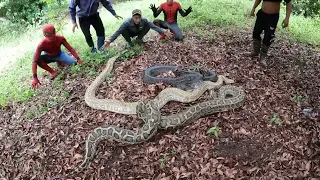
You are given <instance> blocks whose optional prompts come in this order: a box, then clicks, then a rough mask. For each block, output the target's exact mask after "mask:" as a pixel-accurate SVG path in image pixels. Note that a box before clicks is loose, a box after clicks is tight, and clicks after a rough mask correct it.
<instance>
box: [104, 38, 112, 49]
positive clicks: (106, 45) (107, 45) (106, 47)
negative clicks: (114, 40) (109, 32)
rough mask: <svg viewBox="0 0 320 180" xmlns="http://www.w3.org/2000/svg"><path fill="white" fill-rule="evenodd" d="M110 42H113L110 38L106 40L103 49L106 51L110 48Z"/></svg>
mask: <svg viewBox="0 0 320 180" xmlns="http://www.w3.org/2000/svg"><path fill="white" fill-rule="evenodd" d="M110 44H111V41H110V40H106V41H104V45H103V50H105V51H106V50H107V49H108V47H109V46H110Z"/></svg>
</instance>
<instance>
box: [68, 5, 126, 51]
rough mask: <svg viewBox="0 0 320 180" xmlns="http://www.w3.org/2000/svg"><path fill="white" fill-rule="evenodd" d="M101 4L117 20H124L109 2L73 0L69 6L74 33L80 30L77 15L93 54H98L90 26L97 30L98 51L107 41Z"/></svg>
mask: <svg viewBox="0 0 320 180" xmlns="http://www.w3.org/2000/svg"><path fill="white" fill-rule="evenodd" d="M100 2H101V4H102V5H103V6H104V7H105V8H106V9H107V10H108V11H109V12H110V13H111V14H112V15H113V16H114V17H116V18H117V19H119V18H122V17H121V16H118V15H117V14H116V12H115V10H114V9H113V8H112V5H111V3H110V1H109V0H71V1H70V4H69V13H70V16H71V21H72V23H73V27H72V31H73V32H74V30H75V28H78V25H77V22H76V15H77V16H78V17H79V23H80V28H81V30H82V32H83V34H84V36H85V38H86V41H87V44H88V45H89V47H91V52H93V53H94V52H96V48H95V47H94V44H93V40H92V37H91V33H90V25H92V26H93V27H94V29H95V30H96V34H97V37H98V40H97V47H98V50H101V47H102V46H103V43H104V40H105V32H104V31H105V30H104V27H103V23H102V21H101V18H100V16H99V12H98V8H99V3H100Z"/></svg>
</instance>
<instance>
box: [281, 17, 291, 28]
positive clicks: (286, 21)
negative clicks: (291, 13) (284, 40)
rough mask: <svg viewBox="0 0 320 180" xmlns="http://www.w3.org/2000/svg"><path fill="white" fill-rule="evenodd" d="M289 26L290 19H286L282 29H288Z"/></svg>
mask: <svg viewBox="0 0 320 180" xmlns="http://www.w3.org/2000/svg"><path fill="white" fill-rule="evenodd" d="M288 25H289V19H287V18H285V19H284V20H283V21H282V27H283V28H286V27H288Z"/></svg>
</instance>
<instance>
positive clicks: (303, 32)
mask: <svg viewBox="0 0 320 180" xmlns="http://www.w3.org/2000/svg"><path fill="white" fill-rule="evenodd" d="M161 2H164V0H156V1H152V3H155V4H156V6H158V5H160V3H161ZM179 2H180V3H181V4H182V6H183V8H185V9H186V8H188V7H189V6H190V5H192V7H193V12H192V13H191V14H190V15H189V16H188V17H185V18H183V17H181V16H180V15H179V17H178V20H179V25H180V26H181V28H182V29H183V30H184V31H186V30H190V29H192V30H195V31H196V32H198V33H199V34H201V28H202V27H211V28H215V27H222V28H238V29H247V30H248V31H252V28H253V25H254V21H255V17H248V16H247V14H248V12H249V11H250V10H251V7H252V5H253V2H254V1H252V0H215V1H212V0H180V1H179ZM150 3H151V2H150V1H149V0H142V1H128V2H122V3H118V4H116V5H114V9H115V10H116V12H117V14H119V15H120V16H122V17H123V18H128V17H131V10H133V9H135V8H139V9H141V10H142V12H143V16H144V17H146V18H148V19H149V20H150V21H152V20H153V19H154V18H153V17H152V11H151V10H150V9H149V5H150ZM67 7H68V6H67V4H65V5H64V8H65V12H67V10H68V8H67ZM62 8H63V7H62ZM259 8H260V6H259V7H257V9H256V12H257V11H258V10H259ZM101 10H102V11H101V12H100V16H101V18H102V21H103V23H104V26H105V32H106V37H107V38H108V37H110V36H111V34H112V33H113V32H114V31H116V30H117V29H118V27H119V26H120V24H121V23H122V21H123V20H117V19H116V18H114V17H113V16H112V15H111V14H110V13H109V12H108V11H107V10H106V9H105V8H102V9H101ZM284 16H285V6H283V7H282V11H281V15H280V19H279V23H278V29H277V32H276V33H278V34H281V35H286V36H289V37H291V38H292V39H293V40H297V41H300V42H303V43H308V44H313V45H319V42H320V28H319V27H320V20H319V18H318V19H306V18H303V17H300V16H294V15H291V18H290V24H289V27H288V28H286V29H282V28H281V22H282V20H283V18H284ZM157 18H158V19H163V14H161V15H159V16H158V17H157ZM49 23H53V24H55V25H56V26H59V27H61V29H60V28H59V30H58V33H59V34H62V35H64V36H65V37H66V38H67V40H68V41H69V43H70V44H71V45H72V46H73V47H74V48H75V49H76V50H77V52H78V53H79V55H80V57H81V58H82V59H83V60H84V61H85V64H84V66H81V67H72V68H71V73H75V74H78V73H86V74H87V75H89V76H90V77H93V76H96V75H97V72H96V69H97V67H98V66H100V65H102V64H104V63H105V62H106V58H103V56H101V55H99V54H96V55H92V54H90V52H89V51H90V49H89V47H88V46H87V44H86V42H85V39H84V36H83V34H82V32H81V30H80V29H77V30H76V32H75V33H73V32H72V31H71V28H72V24H71V22H70V19H69V16H67V19H66V20H65V21H63V23H61V25H58V24H57V22H56V21H50V22H49ZM7 27H9V25H7V26H3V27H0V30H2V29H5V28H7ZM23 30H28V32H27V33H25V34H22V35H20V34H21V33H20V32H19V33H15V32H16V31H9V30H8V29H6V34H5V36H1V39H2V41H1V42H0V46H1V44H2V42H18V41H17V40H15V37H22V36H30V35H31V34H32V36H31V37H32V38H34V37H42V33H41V29H40V27H35V28H29V29H28V28H27V27H26V28H24V29H23ZM17 32H18V31H17ZM91 33H92V36H93V39H94V42H95V44H96V34H95V31H94V29H93V28H92V27H91ZM19 35H20V36H19ZM3 37H5V38H3ZM209 38H215V35H214V34H212V35H210V37H209ZM118 41H123V38H122V37H121V36H120V37H118V39H117V40H116V42H118ZM29 48H30V51H29V52H28V53H26V54H25V56H24V57H23V58H21V59H19V61H18V62H17V63H16V64H15V65H14V67H13V68H11V69H10V70H9V71H4V72H2V73H1V74H0V84H1V87H0V105H1V106H5V105H6V104H7V103H8V102H11V101H19V102H23V101H25V100H28V99H30V98H31V97H32V96H33V95H35V93H39V92H41V88H40V89H39V90H38V91H35V92H34V91H32V90H31V81H32V74H31V62H32V56H33V52H34V49H35V48H36V45H32V46H31V45H30V47H29ZM63 50H65V49H64V48H63ZM141 50H142V48H141V47H136V49H134V50H132V51H124V52H122V57H123V58H129V57H130V56H132V55H136V54H137V53H139V52H140V51H141ZM112 53H113V54H114V53H115V51H112ZM112 53H111V55H112ZM38 72H40V73H39V79H40V81H41V80H42V79H43V77H42V74H43V72H44V71H43V70H42V69H40V68H38Z"/></svg>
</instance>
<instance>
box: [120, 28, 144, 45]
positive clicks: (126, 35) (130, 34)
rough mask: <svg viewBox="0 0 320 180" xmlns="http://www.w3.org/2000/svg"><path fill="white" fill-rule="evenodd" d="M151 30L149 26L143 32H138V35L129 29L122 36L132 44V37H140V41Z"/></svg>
mask: <svg viewBox="0 0 320 180" xmlns="http://www.w3.org/2000/svg"><path fill="white" fill-rule="evenodd" d="M149 30H150V27H149V26H144V27H143V29H142V30H141V31H138V32H137V33H134V32H132V31H129V30H128V29H125V30H124V31H123V32H122V33H121V35H122V36H123V38H124V39H125V40H126V41H127V42H129V43H131V37H135V36H138V39H142V38H143V37H144V36H145V35H146V34H147V33H148V32H149Z"/></svg>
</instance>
